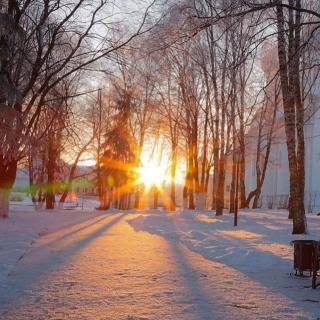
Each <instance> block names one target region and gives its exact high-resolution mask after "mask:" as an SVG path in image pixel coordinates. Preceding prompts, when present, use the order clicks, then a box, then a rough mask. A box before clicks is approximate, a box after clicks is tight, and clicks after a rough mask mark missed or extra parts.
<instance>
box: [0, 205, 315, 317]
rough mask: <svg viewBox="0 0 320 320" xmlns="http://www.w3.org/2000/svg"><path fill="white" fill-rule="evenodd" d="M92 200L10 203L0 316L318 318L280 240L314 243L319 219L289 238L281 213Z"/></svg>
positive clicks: (0, 223) (307, 282)
mask: <svg viewBox="0 0 320 320" xmlns="http://www.w3.org/2000/svg"><path fill="white" fill-rule="evenodd" d="M96 205H97V204H96V203H95V202H94V201H91V200H85V201H84V206H83V209H82V206H81V207H80V208H78V209H76V210H53V211H45V210H42V211H36V212H35V211H34V209H33V207H32V206H31V204H30V202H24V203H12V204H11V216H10V218H9V219H7V220H0V319H7V320H8V319H10V320H20V319H21V320H25V319H32V320H35V319H76V320H80V319H81V320H82V319H83V320H84V319H86V320H100V319H104V320H105V319H110V320H111V319H112V320H114V319H117V320H118V319H119V320H120V319H125V320H128V319H135V320H136V319H146V320H158V319H163V320H218V319H219V320H220V319H221V320H222V319H223V320H227V319H228V320H229V319H230V320H231V319H232V320H234V319H239V320H240V319H241V320H244V319H245V320H249V319H250V320H256V319H266V320H269V319H273V320H276V319H296V320H300V319H305V320H306V319H308V320H311V319H320V288H318V289H316V290H312V289H311V288H310V286H311V279H310V278H299V277H295V276H294V275H293V270H292V267H293V261H292V260H293V247H292V246H291V245H290V242H291V241H292V240H294V239H302V238H304V239H305V238H308V239H317V240H318V239H320V217H319V216H308V225H309V235H305V236H292V235H291V221H289V220H288V219H287V212H286V211H250V210H247V211H245V212H243V211H240V213H239V226H238V227H233V216H232V215H230V214H228V213H226V214H225V215H223V216H221V217H216V216H214V214H213V213H212V212H205V211H203V212H196V211H177V212H176V213H168V212H166V211H162V210H144V211H127V212H119V211H115V210H113V211H111V212H105V211H95V210H93V208H94V207H95V206H96ZM98 215H102V216H101V217H98ZM8 275H10V276H8ZM8 292H9V293H10V295H11V298H12V299H13V300H10V299H11V298H10V299H9V298H8V297H7V295H8ZM16 296H17V297H18V296H19V298H17V299H14V297H16ZM5 297H6V299H3V301H2V300H1V299H2V298H5ZM4 300H7V302H4ZM1 302H2V303H3V305H2V306H1Z"/></svg>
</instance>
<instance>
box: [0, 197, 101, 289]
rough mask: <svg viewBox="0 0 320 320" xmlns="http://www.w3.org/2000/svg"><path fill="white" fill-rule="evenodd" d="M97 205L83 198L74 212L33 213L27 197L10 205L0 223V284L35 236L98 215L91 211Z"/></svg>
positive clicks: (45, 211)
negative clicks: (7, 213)
mask: <svg viewBox="0 0 320 320" xmlns="http://www.w3.org/2000/svg"><path fill="white" fill-rule="evenodd" d="M97 204H98V202H97V201H95V200H91V199H84V200H83V202H82V200H81V201H80V202H79V207H78V208H76V209H74V210H63V209H60V210H57V209H55V210H53V211H51V210H49V211H48V210H44V209H43V210H37V211H35V210H34V207H33V205H32V202H31V200H30V199H29V198H26V199H25V200H24V201H22V202H11V203H10V217H9V219H4V220H0V285H1V283H3V282H4V280H5V278H6V277H7V276H8V274H10V271H11V270H12V268H13V267H14V265H15V264H16V263H17V261H19V259H22V257H23V256H24V255H25V253H26V252H27V250H28V249H29V248H30V246H31V245H32V243H33V242H34V241H35V240H36V239H37V238H38V237H40V236H43V235H45V234H48V233H51V232H55V231H57V230H60V229H62V228H65V227H68V226H72V225H75V224H79V223H81V222H84V221H86V220H89V219H91V218H93V217H95V216H97V215H99V214H101V211H94V210H93V209H94V207H95V206H97Z"/></svg>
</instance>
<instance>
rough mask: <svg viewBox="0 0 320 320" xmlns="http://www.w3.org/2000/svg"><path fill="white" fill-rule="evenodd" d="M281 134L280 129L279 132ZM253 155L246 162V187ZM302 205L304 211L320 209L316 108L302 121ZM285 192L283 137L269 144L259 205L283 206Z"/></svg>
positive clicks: (319, 122) (249, 187) (286, 173)
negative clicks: (303, 192) (266, 166)
mask: <svg viewBox="0 0 320 320" xmlns="http://www.w3.org/2000/svg"><path fill="white" fill-rule="evenodd" d="M283 134H284V132H283ZM254 167H255V159H250V160H249V161H247V164H246V186H247V187H246V191H247V193H249V192H250V191H251V190H253V189H254V187H255V185H256V182H255V179H256V177H255V169H254ZM305 173H306V176H305V205H306V210H307V211H308V212H320V111H319V110H318V111H317V112H315V113H314V115H313V116H312V117H311V119H310V120H309V121H307V123H306V125H305ZM288 195H289V168H288V156H287V146H286V143H285V139H282V141H278V142H276V143H274V144H273V145H272V148H271V152H270V158H269V164H268V168H267V172H266V177H265V181H264V185H263V188H262V194H261V205H262V207H263V208H283V207H285V205H286V204H287V201H288Z"/></svg>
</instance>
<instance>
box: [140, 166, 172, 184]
mask: <svg viewBox="0 0 320 320" xmlns="http://www.w3.org/2000/svg"><path fill="white" fill-rule="evenodd" d="M138 172H139V182H140V183H143V184H144V185H145V187H146V188H147V189H150V188H151V187H153V186H156V187H158V188H161V186H162V183H163V182H164V181H165V180H166V179H167V177H166V168H165V166H164V165H158V164H156V163H154V162H153V161H150V162H148V163H144V164H143V165H142V166H141V167H140V168H139V170H138Z"/></svg>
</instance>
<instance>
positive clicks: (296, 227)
mask: <svg viewBox="0 0 320 320" xmlns="http://www.w3.org/2000/svg"><path fill="white" fill-rule="evenodd" d="M299 2H300V1H297V3H299ZM277 3H278V4H279V5H278V6H277V26H278V58H279V73H280V80H281V89H282V99H283V109H284V118H285V132H286V138H287V149H288V162H289V176H290V205H289V215H291V216H292V217H293V230H292V233H293V234H303V233H305V232H306V231H307V225H306V219H305V211H304V195H303V194H302V189H303V188H304V179H303V177H304V172H302V170H304V150H302V146H301V145H300V146H299V143H301V141H300V139H301V136H302V132H303V122H302V123H299V124H298V123H297V120H298V121H301V120H302V119H301V118H302V117H301V114H300V115H298V114H297V117H298V119H296V108H295V107H296V104H295V102H296V101H295V89H294V81H293V79H295V72H296V70H297V69H296V67H294V63H297V60H296V59H294V58H293V57H294V55H297V56H299V54H298V52H295V50H293V48H296V43H294V41H295V40H297V39H294V35H293V32H292V21H291V22H290V23H289V36H288V37H289V41H288V47H289V48H288V52H289V59H288V62H287V52H286V39H285V35H286V31H285V25H284V24H285V19H284V15H283V8H282V6H281V5H282V1H281V0H277ZM291 15H292V12H291V14H290V10H289V21H290V20H292V16H291ZM288 65H289V67H288ZM297 112H298V113H299V112H300V113H301V112H302V110H299V108H298V109H297ZM297 126H298V128H297ZM297 131H298V132H297ZM301 131H302V132H301ZM296 134H298V135H300V138H299V141H298V155H297V153H296V149H297V143H296ZM302 152H303V154H300V153H302ZM299 161H302V164H299V163H298V162H299Z"/></svg>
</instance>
